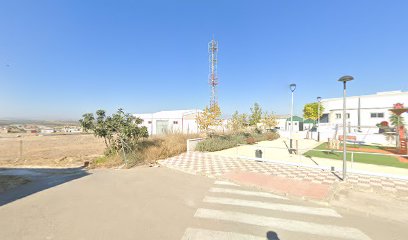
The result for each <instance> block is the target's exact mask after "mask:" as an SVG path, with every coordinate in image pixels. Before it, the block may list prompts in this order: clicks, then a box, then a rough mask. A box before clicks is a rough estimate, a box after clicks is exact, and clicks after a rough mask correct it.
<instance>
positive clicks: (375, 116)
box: [371, 113, 384, 118]
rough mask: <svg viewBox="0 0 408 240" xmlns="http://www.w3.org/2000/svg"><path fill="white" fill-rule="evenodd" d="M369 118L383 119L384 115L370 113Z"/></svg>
mask: <svg viewBox="0 0 408 240" xmlns="http://www.w3.org/2000/svg"><path fill="white" fill-rule="evenodd" d="M371 118H384V113H371Z"/></svg>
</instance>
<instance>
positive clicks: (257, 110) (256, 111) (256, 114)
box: [249, 103, 262, 126]
mask: <svg viewBox="0 0 408 240" xmlns="http://www.w3.org/2000/svg"><path fill="white" fill-rule="evenodd" d="M261 118H262V108H261V107H260V106H259V104H258V103H254V106H253V107H251V115H250V116H249V125H250V126H256V124H258V123H259V122H261Z"/></svg>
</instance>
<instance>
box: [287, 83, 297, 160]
mask: <svg viewBox="0 0 408 240" xmlns="http://www.w3.org/2000/svg"><path fill="white" fill-rule="evenodd" d="M289 88H290V91H291V92H292V104H291V107H290V140H289V145H290V151H291V152H292V149H293V145H292V134H293V92H294V91H295V90H296V84H294V83H292V84H290V85H289Z"/></svg>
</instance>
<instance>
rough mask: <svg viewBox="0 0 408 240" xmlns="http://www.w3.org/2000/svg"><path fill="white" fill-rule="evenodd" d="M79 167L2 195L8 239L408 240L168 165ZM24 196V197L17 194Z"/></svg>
mask: <svg viewBox="0 0 408 240" xmlns="http://www.w3.org/2000/svg"><path fill="white" fill-rule="evenodd" d="M76 171H78V172H75V171H70V172H63V173H59V174H54V175H52V174H51V175H47V176H44V175H43V176H42V177H38V178H37V179H33V180H35V181H33V183H31V184H32V185H27V186H25V187H24V188H23V190H13V191H10V192H8V193H5V194H4V195H3V196H1V197H0V200H1V199H3V205H2V206H0V226H1V231H0V239H70V240H71V239H98V240H100V239H109V240H111V239H119V240H120V239H133V240H134V239H163V240H167V239H169V240H170V239H174V240H181V239H182V240H197V239H200V240H210V239H211V240H213V239H214V240H215V239H217V240H224V239H234V240H241V239H242V240H246V239H252V240H258V239H275V240H276V239H302V240H303V239H406V238H405V237H406V236H407V235H408V231H407V230H406V227H405V225H403V224H402V223H398V222H392V221H389V220H385V219H380V218H375V217H370V216H366V215H361V214H358V213H354V212H345V211H342V210H340V209H335V208H331V207H327V206H322V205H317V204H315V203H310V202H305V201H301V200H293V199H287V198H286V197H282V196H278V195H274V194H271V193H267V192H261V191H258V190H256V189H253V188H247V187H242V186H237V185H234V184H231V183H229V182H224V181H219V180H214V179H210V178H206V177H202V176H193V175H189V174H184V173H181V172H177V171H175V170H170V169H167V168H164V167H160V168H135V169H130V170H95V171H91V172H89V173H87V174H84V173H83V172H81V171H82V170H76ZM68 176H69V177H68ZM50 183H51V184H50ZM30 188H35V189H36V190H35V191H33V190H31V191H30ZM17 193H18V194H20V195H19V197H17V198H16V197H13V196H10V194H11V195H16V194H17ZM5 199H8V200H7V201H6V200H5Z"/></svg>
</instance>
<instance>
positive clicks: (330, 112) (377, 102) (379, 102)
mask: <svg viewBox="0 0 408 240" xmlns="http://www.w3.org/2000/svg"><path fill="white" fill-rule="evenodd" d="M346 103H347V107H346V108H347V111H346V112H347V114H346V116H347V125H348V126H351V127H353V128H354V127H375V126H376V125H377V124H378V123H380V122H382V121H387V122H389V118H390V115H391V112H390V111H389V109H391V108H393V105H394V104H396V103H402V104H404V105H405V106H408V92H403V91H391V92H378V93H376V94H372V95H362V96H350V97H347V101H346ZM321 104H322V106H323V107H324V111H323V116H322V117H321V119H320V122H321V123H322V125H324V123H329V124H330V125H335V124H338V125H342V124H343V120H342V119H343V116H342V115H343V98H341V97H340V98H328V99H322V101H321ZM402 116H403V117H404V116H407V113H405V114H404V115H402ZM406 119H407V118H406Z"/></svg>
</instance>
